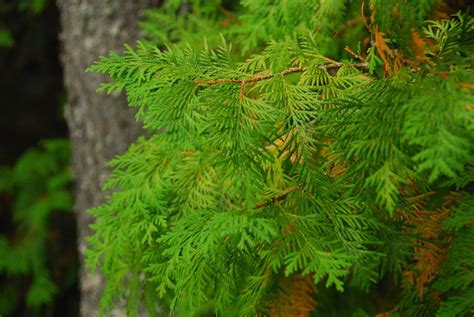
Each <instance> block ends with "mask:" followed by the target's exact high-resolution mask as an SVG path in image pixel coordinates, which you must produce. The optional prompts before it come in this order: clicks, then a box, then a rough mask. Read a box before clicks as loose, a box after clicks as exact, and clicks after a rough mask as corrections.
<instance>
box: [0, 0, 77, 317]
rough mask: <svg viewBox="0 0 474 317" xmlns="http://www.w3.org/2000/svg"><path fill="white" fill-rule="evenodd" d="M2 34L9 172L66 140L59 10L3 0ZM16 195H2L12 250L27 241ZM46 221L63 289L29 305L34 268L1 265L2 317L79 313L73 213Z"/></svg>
mask: <svg viewBox="0 0 474 317" xmlns="http://www.w3.org/2000/svg"><path fill="white" fill-rule="evenodd" d="M0 31H1V32H2V34H3V35H4V37H3V39H4V41H3V45H2V46H0V77H1V78H0V94H1V96H2V98H1V103H2V111H3V112H2V116H0V166H3V167H4V168H7V167H8V168H11V167H12V166H14V165H15V163H16V162H17V161H18V160H19V159H20V158H21V157H22V156H24V155H25V154H26V153H28V151H29V149H32V148H37V147H38V146H39V145H40V142H41V140H45V139H58V138H62V139H64V138H67V137H68V130H67V124H66V121H65V119H64V115H63V112H64V105H65V103H66V92H65V88H64V84H63V70H62V66H61V62H60V60H59V56H60V55H59V50H60V45H59V38H58V35H59V33H60V16H59V11H58V8H57V6H56V4H55V2H54V1H31V2H27V1H16V2H15V1H0ZM5 34H7V35H6V36H7V37H8V38H5ZM2 176H4V175H2ZM29 183H31V180H29ZM31 185H33V186H34V185H35V184H33V183H31ZM16 196H17V195H16V193H15V192H13V193H12V191H3V192H2V193H1V194H0V237H3V238H4V239H6V240H7V241H9V242H10V244H11V245H15V244H16V243H18V244H21V242H22V239H23V238H24V237H23V236H22V235H23V234H24V231H23V228H20V226H19V224H18V219H15V218H16V217H15V215H14V214H13V210H14V205H15V199H17V198H18V197H16ZM47 218H48V219H47V223H48V226H47V228H46V230H47V232H46V243H47V254H44V255H43V256H44V263H45V265H46V267H48V268H49V270H50V273H51V276H50V277H51V280H52V281H53V282H54V283H55V284H56V286H57V287H58V289H57V290H56V291H55V292H54V295H53V297H52V299H51V302H50V303H48V304H47V305H40V306H39V307H38V308H35V305H34V304H33V305H31V304H30V305H29V304H28V303H27V301H28V299H27V294H28V290H29V288H30V287H31V285H32V279H33V273H32V268H31V267H28V268H27V271H28V272H24V273H22V274H16V273H14V274H12V273H11V272H9V271H8V268H7V269H6V270H5V267H1V263H0V315H2V316H5V314H6V316H35V315H38V316H61V315H63V316H64V315H65V312H67V316H78V315H79V299H80V296H79V287H78V277H77V272H78V255H77V242H76V240H77V234H76V223H75V216H74V214H73V212H72V210H71V209H70V210H54V211H51V213H50V215H49V216H48V217H47ZM27 230H30V229H27ZM1 249H2V248H1V246H0V252H1ZM17 260H18V261H20V259H17ZM0 262H2V261H1V260H0ZM17 264H18V263H17ZM12 266H13V267H14V266H15V263H13V264H12Z"/></svg>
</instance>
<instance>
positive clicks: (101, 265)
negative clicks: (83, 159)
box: [88, 1, 474, 316]
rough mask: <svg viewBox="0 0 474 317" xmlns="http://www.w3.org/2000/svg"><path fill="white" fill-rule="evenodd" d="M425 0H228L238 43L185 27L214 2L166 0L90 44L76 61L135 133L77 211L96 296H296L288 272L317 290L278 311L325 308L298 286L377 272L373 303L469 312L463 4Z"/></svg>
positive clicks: (361, 281)
mask: <svg viewBox="0 0 474 317" xmlns="http://www.w3.org/2000/svg"><path fill="white" fill-rule="evenodd" d="M435 3H436V1H421V2H417V3H416V4H415V3H410V4H405V2H403V4H402V2H401V1H370V2H369V4H368V5H365V6H364V5H363V4H362V3H360V2H358V1H354V2H350V3H349V2H348V3H345V2H343V1H303V2H298V1H295V2H292V1H261V2H258V3H257V2H253V1H242V2H241V6H235V3H234V4H232V5H230V7H231V8H234V9H235V11H233V13H232V14H233V15H232V19H235V21H234V20H233V22H229V21H228V22H229V24H230V25H231V26H229V28H228V29H225V30H223V32H222V33H223V34H224V35H225V36H227V37H228V38H230V39H231V40H233V41H237V43H238V44H237V45H235V46H234V48H233V47H231V45H230V44H227V42H226V41H224V40H223V39H221V40H220V41H221V44H220V45H217V46H216V45H215V43H216V37H213V38H212V40H210V41H203V42H201V43H203V44H196V38H197V37H196V36H197V35H198V34H197V33H196V32H195V31H193V30H191V27H190V25H193V24H194V23H197V20H195V19H199V18H200V17H205V18H206V19H205V20H203V23H209V24H208V26H209V27H211V26H212V27H215V25H217V24H218V23H221V22H222V21H223V19H225V17H226V16H227V17H229V15H230V13H228V12H227V8H229V7H225V5H226V4H225V3H221V2H220V1H216V2H215V3H214V2H212V3H211V2H202V1H192V2H191V3H187V2H186V3H185V2H182V1H170V2H169V4H168V5H167V6H165V7H164V8H161V9H159V10H158V11H155V12H153V13H150V14H149V20H148V22H147V23H146V24H145V30H147V31H148V32H149V34H150V36H149V38H148V41H146V42H138V44H137V47H136V48H132V47H130V46H127V47H126V50H125V52H124V53H123V54H117V53H115V52H111V53H110V54H109V56H107V57H101V58H100V60H99V61H98V62H96V63H95V64H94V65H93V66H92V67H91V68H90V69H89V71H93V72H100V73H104V74H107V75H109V76H110V77H111V78H112V79H113V81H112V82H111V83H106V84H103V85H102V87H101V88H100V90H101V91H107V92H109V93H110V92H111V91H115V90H118V91H121V90H125V91H126V93H127V97H128V100H129V103H130V105H131V106H134V107H138V112H137V119H138V120H139V121H141V122H142V123H143V125H144V127H145V128H146V129H147V130H148V133H149V135H148V137H142V138H140V139H139V140H138V141H137V143H136V144H134V145H132V146H131V147H130V148H129V149H128V151H127V152H126V153H125V154H123V155H121V156H118V157H117V158H116V159H114V160H113V161H112V162H111V167H112V168H113V173H112V176H111V177H110V179H109V180H108V182H107V183H106V185H105V187H104V189H105V190H109V189H111V190H113V193H111V194H110V196H109V199H108V201H107V202H106V203H105V204H103V205H101V206H99V207H97V208H95V209H93V210H91V213H92V214H93V215H94V216H95V217H97V221H96V223H95V224H94V225H93V229H94V230H95V232H96V233H95V235H94V236H92V237H91V238H90V239H89V243H90V247H89V250H88V262H89V264H90V265H91V267H93V268H95V269H100V270H101V272H102V274H104V276H105V277H106V279H107V281H108V282H107V287H106V289H105V291H104V296H103V298H102V310H103V312H105V311H106V310H107V309H110V308H111V307H112V306H113V305H114V303H115V302H116V301H117V300H120V299H122V298H127V299H128V306H127V311H128V313H129V314H130V315H132V316H134V315H137V314H138V310H139V306H140V303H141V302H144V303H145V304H146V306H147V307H148V309H149V313H150V314H152V315H156V314H157V312H158V310H157V306H156V303H155V302H154V300H155V299H156V298H158V297H160V298H162V301H161V302H162V303H164V305H166V307H167V308H169V309H170V310H171V311H173V310H176V311H178V312H180V313H183V312H184V313H185V314H199V313H204V312H205V311H207V310H209V311H213V312H214V313H216V314H217V315H220V316H234V315H238V316H255V315H257V314H258V315H265V314H269V313H271V312H275V309H276V307H277V306H278V305H282V304H281V303H286V304H285V305H289V304H288V303H298V301H296V300H295V296H294V295H295V294H286V295H285V294H283V293H282V291H281V290H282V289H293V291H294V292H296V291H295V289H294V288H293V287H292V286H291V285H292V284H291V283H292V282H291V281H292V280H293V279H298V276H302V278H303V279H304V281H307V280H308V278H309V279H311V280H312V281H313V283H314V284H315V285H316V286H317V287H318V289H319V293H318V294H313V293H312V292H314V289H312V288H311V287H307V288H305V289H306V290H307V292H306V293H301V295H300V296H303V297H304V300H302V301H301V302H299V305H301V307H300V308H301V309H300V310H297V308H296V307H295V308H294V309H290V308H289V307H284V308H281V309H282V311H286V312H292V311H293V312H294V311H305V314H308V313H309V310H308V307H311V309H314V307H316V312H315V314H317V312H318V310H320V311H328V309H329V308H328V307H327V306H323V307H320V308H319V309H318V306H317V305H316V306H314V304H313V303H312V301H311V300H309V299H308V298H307V297H308V296H314V297H315V298H316V302H318V298H321V299H322V300H323V299H324V296H325V295H324V294H325V293H327V294H329V293H330V289H332V288H333V287H334V288H335V289H336V290H337V291H339V292H348V287H349V288H355V289H359V290H362V291H367V292H371V293H373V292H375V289H374V285H380V284H383V283H384V280H386V279H388V278H391V279H393V280H395V281H399V282H401V283H400V286H397V287H398V292H399V293H400V296H399V298H398V299H397V300H394V301H393V302H391V303H390V305H387V306H385V307H383V308H382V309H385V311H391V312H392V313H393V314H396V313H399V314H400V315H404V314H408V315H410V316H430V315H433V314H438V315H440V316H449V314H452V315H461V314H464V313H468V312H471V311H472V309H473V308H472V305H471V303H472V301H470V299H471V296H472V291H471V286H472V281H470V280H468V279H466V280H462V279H461V276H462V275H463V274H464V275H472V274H471V273H472V263H470V262H469V261H470V258H471V257H470V256H469V255H468V256H466V257H463V256H460V254H461V253H462V252H465V253H466V254H471V253H472V252H471V251H472V250H471V249H472V247H473V246H472V243H473V240H472V239H471V238H470V237H471V236H472V212H471V210H472V207H473V205H472V196H471V194H469V193H468V188H469V186H471V185H470V184H471V182H472V159H471V158H472V153H473V150H474V149H473V147H474V145H473V144H474V142H473V134H472V130H473V113H474V112H473V111H472V100H473V98H472V97H473V94H472V88H473V87H472V84H471V82H472V79H473V74H472V56H473V55H472V53H473V49H472V48H473V47H472V45H471V44H472V38H471V35H472V28H473V22H472V21H473V20H472V17H470V16H468V15H461V14H458V15H456V16H454V17H453V18H452V19H448V20H433V21H431V22H427V23H425V25H424V26H423V21H425V20H426V18H427V16H428V15H430V16H431V12H432V11H433V10H434V7H435ZM405 5H406V6H405ZM233 6H234V7H233ZM414 8H417V9H418V11H414ZM179 12H184V13H183V14H184V15H183V18H182V19H181V18H180V19H181V20H179V21H178V22H177V24H170V25H168V29H164V30H166V34H165V33H164V32H162V33H160V34H157V33H155V31H156V29H157V28H159V26H158V27H157V26H153V23H152V21H154V23H158V25H159V24H160V23H163V21H166V19H165V17H168V18H169V14H178V13H179ZM415 12H417V13H416V14H417V15H415ZM194 13H195V14H196V15H195V16H193V14H194ZM167 14H168V15H167ZM361 14H362V16H361ZM188 15H189V16H190V18H189V19H188ZM178 16H180V15H179V14H178ZM192 17H194V18H192ZM354 17H357V20H356V21H355V22H354V21H353V19H354ZM193 19H194V20H193ZM219 21H220V22H219ZM236 21H239V22H236ZM216 23H217V24H216ZM352 23H355V24H356V25H358V27H355V28H354V29H353V30H351V28H350V27H349V26H348V25H350V24H352ZM213 25H214V26H213ZM423 27H424V30H423ZM407 28H408V29H407ZM206 30H207V31H208V30H209V29H208V28H204V30H203V32H204V33H206V32H207V31H206ZM390 30H399V31H400V33H397V32H393V31H390ZM407 30H408V31H407ZM175 31H176V32H175ZM351 31H352V32H351ZM170 34H171V35H170ZM200 35H201V36H203V35H206V34H200ZM366 36H368V38H367V39H369V40H368V41H365V40H364V37H366ZM243 38H245V40H242V39H243ZM354 38H356V41H357V40H358V41H360V42H359V49H358V50H356V51H357V52H354V50H353V49H351V47H355V46H354ZM165 39H168V40H171V41H178V43H177V44H167V46H166V47H164V46H163V43H164V42H165V41H164V40H165ZM239 39H240V40H241V41H240V42H239ZM154 40H155V43H154V42H153V41H154ZM179 40H189V43H190V44H188V45H185V44H184V43H182V42H179ZM264 43H266V44H264ZM364 43H365V44H364ZM346 45H348V46H347V47H346ZM344 47H346V48H345V49H344ZM248 52H252V53H251V54H248ZM239 53H240V54H239ZM242 54H243V55H244V56H245V59H242V57H239V55H240V56H242ZM246 54H248V55H246ZM460 57H463V58H460ZM422 222H427V224H426V225H421V223H422ZM468 250H470V251H468ZM434 254H440V255H442V258H441V257H439V259H438V260H436V261H430V259H431V257H432V256H433V255H434ZM427 263H430V264H427ZM431 272H437V273H436V275H435V276H433V275H432V273H431ZM305 283H306V282H305ZM324 289H325V290H326V291H324ZM308 292H309V293H308ZM308 294H309V295H308ZM440 294H441V295H440ZM285 296H287V297H286V299H285ZM277 304H278V305H277ZM294 305H297V304H294ZM351 305H352V306H351V308H352V309H353V311H364V312H366V313H367V314H368V313H369V312H370V313H375V312H376V307H375V306H372V307H367V304H364V305H362V304H360V303H359V304H357V303H353V304H351ZM331 309H332V310H333V311H338V309H339V308H334V307H332V308H331ZM379 309H380V308H379ZM378 312H379V313H381V312H383V311H378Z"/></svg>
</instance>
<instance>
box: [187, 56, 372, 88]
mask: <svg viewBox="0 0 474 317" xmlns="http://www.w3.org/2000/svg"><path fill="white" fill-rule="evenodd" d="M327 61H329V62H331V64H327V65H321V66H319V68H321V69H332V68H340V67H342V66H351V67H355V68H357V69H360V70H364V71H366V70H368V67H369V64H368V63H355V64H344V63H339V62H336V61H334V60H332V59H330V58H327ZM305 70H306V69H305V68H303V67H291V68H288V69H286V70H284V71H282V72H281V73H280V76H282V77H285V76H286V75H289V74H293V73H302V72H304V71H305ZM273 77H275V75H274V74H265V75H261V76H255V77H252V78H248V79H224V78H221V79H215V80H210V81H195V82H194V84H195V85H216V84H221V83H236V84H240V85H242V86H243V85H245V84H248V83H255V82H259V81H262V80H267V79H271V78H273Z"/></svg>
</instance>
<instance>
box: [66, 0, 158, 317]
mask: <svg viewBox="0 0 474 317" xmlns="http://www.w3.org/2000/svg"><path fill="white" fill-rule="evenodd" d="M158 2H159V0H57V3H58V7H59V9H60V11H61V23H62V33H61V41H62V62H63V64H64V75H65V85H66V88H67V94H68V105H67V108H66V119H67V122H68V125H69V130H70V138H71V141H72V147H73V155H72V158H73V162H72V164H73V173H74V177H75V186H76V187H75V211H76V213H77V221H78V233H79V241H78V245H79V254H80V257H81V264H83V263H84V262H83V259H84V257H83V256H84V250H85V248H86V245H85V242H84V238H85V237H87V236H88V235H90V233H91V231H90V229H89V228H88V226H89V224H90V223H91V222H92V221H93V219H92V218H91V217H90V216H89V215H88V214H87V213H86V210H87V209H89V208H91V207H94V206H97V205H99V204H100V203H101V202H103V200H104V194H103V193H102V192H101V185H102V183H103V182H104V180H105V179H106V178H107V175H108V174H109V171H108V169H107V168H106V163H107V162H108V161H109V160H110V159H112V158H113V157H114V156H115V155H117V154H120V153H123V152H124V151H125V150H126V148H127V147H128V145H129V144H130V143H131V142H133V141H134V140H135V139H136V137H137V135H138V134H140V132H141V131H140V128H139V127H138V125H137V124H136V123H135V120H134V116H133V113H132V111H131V110H130V109H129V108H128V107H127V103H126V100H125V97H124V96H122V95H115V96H106V95H103V94H97V93H96V89H97V88H98V86H99V83H100V82H102V81H104V80H106V79H105V78H103V77H102V76H99V75H97V74H85V73H84V71H85V69H86V68H87V67H89V66H90V65H91V64H92V63H93V62H94V61H95V60H97V58H98V56H99V55H103V54H106V53H108V51H109V50H117V51H122V48H123V44H124V43H134V42H135V40H136V39H137V37H138V36H139V34H138V29H137V20H138V19H139V17H140V16H141V15H142V13H143V9H144V8H146V7H150V6H156V5H158ZM80 281H81V294H82V295H81V296H82V298H81V316H87V317H92V316H97V315H98V310H99V308H98V307H99V305H98V303H99V299H100V295H101V290H102V287H103V281H102V279H101V278H100V276H98V275H96V274H93V273H91V272H88V271H86V270H85V269H84V266H83V265H81V272H80ZM111 315H113V316H121V315H124V312H123V310H122V309H117V310H116V311H114V312H112V314H111Z"/></svg>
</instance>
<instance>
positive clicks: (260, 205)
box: [255, 187, 295, 209]
mask: <svg viewBox="0 0 474 317" xmlns="http://www.w3.org/2000/svg"><path fill="white" fill-rule="evenodd" d="M294 190H295V187H291V188H288V189H285V190H284V191H283V192H282V193H281V194H280V195H277V196H275V197H273V198H272V199H271V200H269V201H262V202H259V203H257V204H256V205H255V209H258V208H263V207H266V206H268V205H271V204H273V203H276V202H278V201H281V200H283V199H285V198H286V196H288V195H289V194H290V193H291V192H292V191H294Z"/></svg>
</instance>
